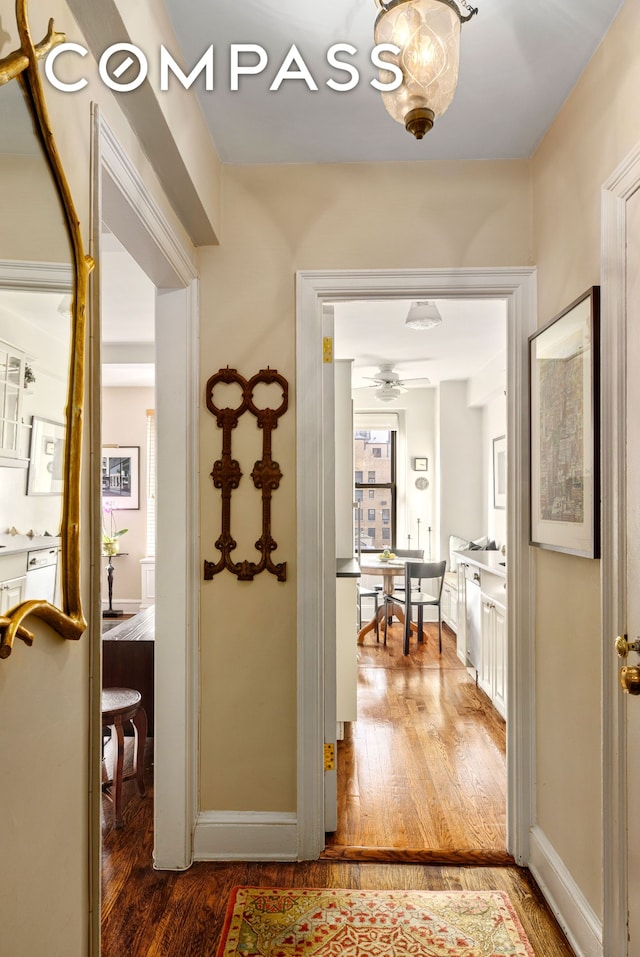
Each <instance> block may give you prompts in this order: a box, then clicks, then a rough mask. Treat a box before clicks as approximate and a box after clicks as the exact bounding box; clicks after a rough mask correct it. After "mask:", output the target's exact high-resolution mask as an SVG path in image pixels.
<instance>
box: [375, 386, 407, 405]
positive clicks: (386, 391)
mask: <svg viewBox="0 0 640 957" xmlns="http://www.w3.org/2000/svg"><path fill="white" fill-rule="evenodd" d="M401 395H402V389H398V388H396V387H395V386H388V385H383V386H382V388H380V389H377V390H376V392H375V397H376V399H379V400H380V402H392V401H393V399H399V398H400V396H401Z"/></svg>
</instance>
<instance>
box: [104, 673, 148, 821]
mask: <svg viewBox="0 0 640 957" xmlns="http://www.w3.org/2000/svg"><path fill="white" fill-rule="evenodd" d="M141 702H142V695H141V694H140V692H139V691H134V690H133V689H132V688H104V689H103V691H102V727H103V728H109V729H110V730H111V732H112V733H111V740H112V741H113V738H114V735H113V732H115V745H116V753H115V755H114V759H113V776H112V777H111V778H110V779H109V780H107V781H104V782H103V784H102V790H103V791H104V793H105V794H106V795H107V796H108V797H109V798H110V799H111V801H112V803H113V814H114V819H115V826H116V827H122V783H123V781H128V780H130V779H131V778H135V779H136V782H137V784H138V790H139V791H140V794H141V796H142V797H144V796H145V794H146V789H145V786H144V748H145V745H146V743H147V715H146V713H145V710H144V708H143V707H142V705H141ZM125 721H130V722H131V723H132V724H133V727H134V729H135V736H136V742H135V759H134V766H133V772H132V773H129V774H124V773H123V771H124V729H123V727H122V725H123V722H125Z"/></svg>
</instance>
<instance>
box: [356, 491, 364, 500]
mask: <svg viewBox="0 0 640 957" xmlns="http://www.w3.org/2000/svg"><path fill="white" fill-rule="evenodd" d="M363 495H364V492H363V491H362V489H361V488H357V489H356V502H361V501H362V496H363Z"/></svg>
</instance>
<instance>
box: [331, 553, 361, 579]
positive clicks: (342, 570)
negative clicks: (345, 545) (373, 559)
mask: <svg viewBox="0 0 640 957" xmlns="http://www.w3.org/2000/svg"><path fill="white" fill-rule="evenodd" d="M361 576H362V572H361V571H360V566H359V565H358V562H357V560H356V559H355V558H337V559H336V578H360V577H361Z"/></svg>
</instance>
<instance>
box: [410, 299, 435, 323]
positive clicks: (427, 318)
mask: <svg viewBox="0 0 640 957" xmlns="http://www.w3.org/2000/svg"><path fill="white" fill-rule="evenodd" d="M441 322H442V316H441V315H440V311H439V309H438V307H437V306H436V304H435V302H431V301H430V300H427V301H426V302H414V303H412V304H411V308H410V309H409V312H408V315H407V318H406V319H405V321H404V323H405V326H409V327H410V328H411V329H433V328H434V326H439V325H440V323H441Z"/></svg>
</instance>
